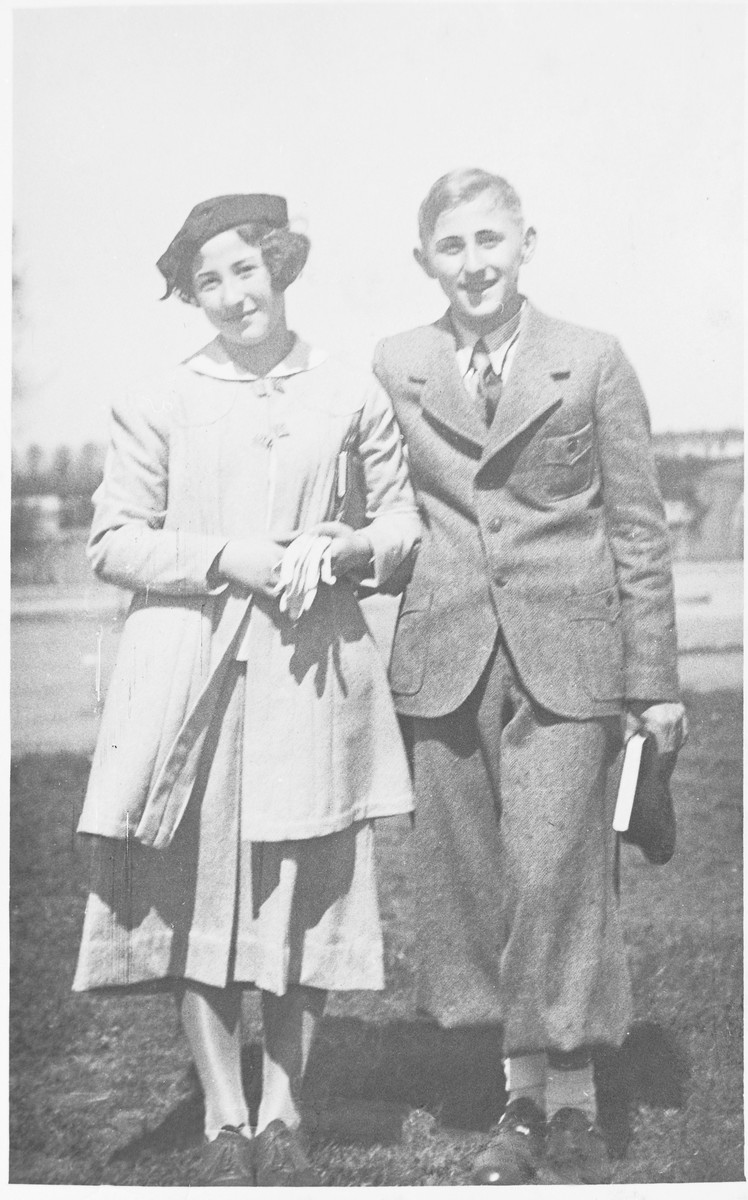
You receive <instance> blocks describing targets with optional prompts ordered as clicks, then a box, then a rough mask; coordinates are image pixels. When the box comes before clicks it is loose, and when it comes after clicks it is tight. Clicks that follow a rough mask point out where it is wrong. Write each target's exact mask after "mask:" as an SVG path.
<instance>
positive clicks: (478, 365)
mask: <svg viewBox="0 0 748 1200" xmlns="http://www.w3.org/2000/svg"><path fill="white" fill-rule="evenodd" d="M470 366H471V367H472V368H473V370H474V371H475V372H476V374H477V377H478V386H477V388H476V398H477V400H478V403H479V405H480V407H481V408H482V410H483V416H484V418H485V422H486V425H490V424H491V422H492V421H493V419H494V416H495V415H496V408H497V406H498V403H499V400H500V399H501V386H502V385H501V376H500V375H497V374H496V373H495V372H494V369H493V367H492V366H491V358H490V356H489V353H488V347H487V346H486V343H485V342H484V341H483V338H479V339H478V341H477V342H476V343H475V346H474V347H473V356H472V358H471V359H470Z"/></svg>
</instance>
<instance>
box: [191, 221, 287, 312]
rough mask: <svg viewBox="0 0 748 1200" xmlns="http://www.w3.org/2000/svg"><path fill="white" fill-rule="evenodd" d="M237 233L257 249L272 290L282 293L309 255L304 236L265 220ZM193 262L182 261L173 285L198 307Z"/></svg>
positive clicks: (237, 229)
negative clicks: (273, 225)
mask: <svg viewBox="0 0 748 1200" xmlns="http://www.w3.org/2000/svg"><path fill="white" fill-rule="evenodd" d="M236 232H237V233H238V234H239V237H240V238H241V239H242V241H244V242H246V243H247V245H248V246H257V247H258V249H259V250H260V253H261V254H262V261H263V262H264V264H265V266H266V267H267V269H268V272H269V274H270V279H271V281H272V284H273V288H274V289H275V291H276V292H285V290H286V288H287V287H289V285H290V284H292V283H293V281H294V279H296V278H298V276H299V275H300V274H301V272H302V269H303V267H304V264H305V263H306V260H307V258H308V256H309V249H310V245H311V243H310V241H309V238H308V237H307V236H306V234H305V233H295V232H294V231H293V230H292V229H287V228H283V229H275V228H273V227H272V226H271V225H270V224H269V223H268V222H267V221H255V222H253V223H252V224H250V225H237V226H236ZM193 261H194V260H193V259H192V258H190V260H189V261H183V262H182V263H181V264H180V267H179V271H178V273H177V277H176V280H175V283H174V291H175V292H176V293H177V295H178V296H179V298H180V300H184V301H185V303H186V304H197V301H196V299H195V296H194V293H193V290H192V263H193Z"/></svg>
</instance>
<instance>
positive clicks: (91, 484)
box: [70, 442, 105, 496]
mask: <svg viewBox="0 0 748 1200" xmlns="http://www.w3.org/2000/svg"><path fill="white" fill-rule="evenodd" d="M104 454H105V451H104V447H103V446H98V445H97V444H96V443H95V442H86V444H85V445H84V446H82V447H81V449H80V450H79V452H78V455H77V457H76V459H75V462H74V463H73V464H72V466H71V470H70V486H71V490H72V491H73V492H74V493H75V495H76V496H91V495H92V494H93V492H95V491H96V489H97V487H98V486H99V484H100V483H101V475H102V472H103V470H104Z"/></svg>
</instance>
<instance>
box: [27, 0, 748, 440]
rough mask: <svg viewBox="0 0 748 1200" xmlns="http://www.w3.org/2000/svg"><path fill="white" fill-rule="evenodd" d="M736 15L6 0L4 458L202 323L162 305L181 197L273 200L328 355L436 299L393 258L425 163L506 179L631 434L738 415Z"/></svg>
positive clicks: (592, 8)
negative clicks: (8, 395) (10, 38)
mask: <svg viewBox="0 0 748 1200" xmlns="http://www.w3.org/2000/svg"><path fill="white" fill-rule="evenodd" d="M745 12H746V10H745V7H744V6H743V5H742V4H733V3H709V4H703V3H700V4H689V3H658V4H655V3H618V2H616V0H607V2H605V3H577V2H574V0H568V2H557V3H541V2H534V0H529V2H524V3H500V2H494V3H482V4H472V3H468V2H465V0H460V2H458V3H435V2H430V0H421V2H418V3H387V2H382V3H376V4H370V3H356V2H352V0H346V2H345V3H337V4H319V3H304V4H290V3H273V4H254V3H241V4H235V5H226V6H224V5H210V6H208V5H194V6H188V5H181V4H177V5H167V6H163V7H159V6H150V5H136V6H128V7H119V6H111V5H101V4H98V5H92V6H89V7H82V8H65V7H59V6H53V7H47V8H43V7H42V8H27V7H25V6H21V7H17V8H16V9H15V11H14V20H13V28H14V50H13V75H14V82H13V90H14V107H13V139H14V140H13V159H14V171H13V221H14V235H15V236H14V242H15V259H14V263H15V269H16V272H17V274H18V276H19V278H20V280H21V292H20V297H21V305H22V318H21V320H20V321H19V323H18V329H17V335H16V357H15V362H16V367H17V370H18V372H19V375H20V379H21V382H22V384H23V387H22V392H21V395H20V397H19V398H18V400H17V402H16V403H15V405H14V412H13V427H12V436H13V442H14V446H15V447H16V448H18V449H19V450H20V449H22V448H23V447H26V446H28V444H29V443H31V442H34V441H36V442H40V443H41V444H42V445H44V446H54V445H57V444H59V443H67V444H69V445H71V446H78V445H80V444H82V443H83V442H87V441H94V442H101V441H104V440H106V436H107V428H108V411H109V405H110V404H111V401H112V400H113V399H114V398H115V397H116V396H117V395H118V394H119V393H120V392H121V391H123V390H125V389H126V388H127V387H128V386H130V385H131V384H132V383H134V382H136V381H137V380H138V379H140V378H142V377H144V376H148V375H150V374H152V373H153V372H157V371H159V370H161V369H162V368H164V367H167V366H170V365H171V364H172V363H174V362H177V361H179V360H180V359H182V358H184V357H186V356H187V355H188V354H189V353H191V352H192V351H194V350H195V349H197V348H198V347H199V346H200V345H202V344H204V343H205V342H206V341H208V340H209V339H210V337H211V336H212V335H211V328H210V326H209V325H208V324H207V323H206V321H205V318H204V317H203V315H202V314H201V313H200V312H199V311H195V310H193V309H191V308H190V307H188V306H185V305H184V304H182V303H180V302H179V301H178V300H176V299H170V300H169V301H168V302H166V303H163V304H160V303H159V302H158V300H159V296H160V295H161V293H162V286H161V279H160V276H159V275H158V272H157V271H156V268H155V265H154V264H155V261H156V259H157V258H158V257H159V255H160V254H161V253H162V251H163V250H164V249H165V248H166V246H167V244H168V243H169V241H170V240H171V238H172V236H173V235H174V233H175V232H176V230H177V229H178V228H179V226H180V225H181V223H182V221H183V219H184V217H185V216H186V215H187V212H188V211H189V209H190V208H191V207H192V206H193V205H194V204H196V203H197V202H198V201H200V200H203V199H205V198H207V197H209V196H213V195H217V194H221V193H224V192H234V191H269V192H280V193H282V194H284V195H286V196H287V198H288V203H289V209H290V212H291V216H292V224H294V225H295V227H296V228H300V229H304V230H305V231H306V232H307V233H308V234H309V236H310V237H311V240H312V252H311V256H310V259H309V263H308V265H307V268H306V269H305V271H304V274H303V276H302V277H301V279H300V280H299V281H298V282H297V283H296V284H294V285H293V287H292V288H291V289H290V291H289V292H288V293H287V295H288V314H289V321H290V324H291V326H292V328H294V329H296V330H298V331H299V332H300V333H302V334H303V336H304V337H306V338H307V339H308V340H310V341H312V342H314V343H315V344H318V345H321V346H323V347H324V348H326V349H327V350H328V351H330V352H331V353H334V354H337V355H338V356H340V357H343V358H346V359H348V360H349V361H350V362H352V363H358V364H362V363H366V362H368V361H369V359H370V356H371V352H372V349H373V347H374V345H375V344H376V342H377V340H378V339H379V338H380V337H383V336H385V335H387V334H390V333H394V332H396V331H397V330H399V329H405V328H409V327H411V326H413V325H418V324H422V323H424V322H427V321H431V320H434V319H436V318H437V317H438V316H439V315H440V314H441V312H442V311H443V309H444V303H443V298H442V297H441V293H440V292H439V289H438V285H437V284H435V283H434V282H433V281H431V280H428V279H427V278H426V277H425V276H424V275H423V274H422V273H421V272H420V269H419V268H418V266H417V265H416V263H415V262H414V260H413V257H412V248H413V246H414V244H415V240H416V213H417V209H418V205H419V203H420V201H421V199H422V198H423V196H424V194H425V193H426V191H427V190H428V188H429V186H430V185H431V183H432V182H433V181H434V180H435V179H436V178H437V177H438V176H439V175H441V174H443V173H444V172H445V171H448V170H450V169H452V168H453V167H458V166H468V165H476V166H482V167H484V168H486V169H488V170H492V171H497V172H499V173H501V174H504V175H506V176H507V178H509V179H510V180H511V181H512V183H513V184H514V185H515V187H516V188H517V190H518V191H519V193H520V195H521V197H522V199H523V203H524V211H525V216H526V218H527V220H528V221H529V222H531V223H532V224H533V225H535V227H536V228H537V230H538V235H539V236H538V246H537V250H536V253H535V257H534V259H533V261H532V263H530V264H528V266H527V267H526V268H525V270H524V274H523V276H522V281H521V282H522V288H523V291H524V292H525V293H526V294H527V295H528V296H529V297H530V298H531V299H532V300H533V301H534V303H535V304H536V305H537V306H538V307H539V308H541V309H542V310H543V311H545V312H547V313H550V314H552V315H555V316H560V317H563V318H565V319H567V320H571V321H575V322H578V323H580V324H583V325H588V326H592V327H594V328H597V329H604V330H607V331H609V332H612V333H614V334H616V336H617V337H618V338H619V339H620V341H621V342H622V344H623V347H624V349H625V351H626V352H627V354H628V356H629V358H630V359H631V361H632V362H633V364H634V366H635V368H636V370H637V372H638V373H639V376H640V378H641V380H642V383H643V385H644V389H645V392H646V394H647V397H648V401H649V405H650V410H651V414H652V423H653V428H654V429H655V430H656V431H662V430H667V429H676V430H688V429H704V428H705V429H721V428H726V427H735V426H742V411H743V380H742V354H743V327H744V318H743V311H742V303H743V297H742V290H743V268H742V253H743V248H744V236H745V235H744V225H743V210H744V196H743V187H744V184H743V167H744V163H743V142H744V128H743V126H744V84H745V71H744V57H745V44H746V43H745Z"/></svg>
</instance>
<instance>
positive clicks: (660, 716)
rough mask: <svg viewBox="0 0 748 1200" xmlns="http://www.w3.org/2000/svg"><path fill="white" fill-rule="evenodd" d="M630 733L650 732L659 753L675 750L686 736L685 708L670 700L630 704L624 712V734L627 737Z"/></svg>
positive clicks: (668, 752)
mask: <svg viewBox="0 0 748 1200" xmlns="http://www.w3.org/2000/svg"><path fill="white" fill-rule="evenodd" d="M632 733H649V734H651V735H652V737H653V738H654V739H655V742H656V743H657V749H658V750H659V752H660V754H670V753H673V752H674V751H676V752H677V751H678V750H680V748H681V746H682V745H683V744H684V743H685V741H686V739H687V738H688V718H687V717H686V710H685V708H684V707H683V705H682V704H674V703H672V702H667V703H656V704H650V703H647V702H646V701H642V702H641V703H638V704H632V705H631V706H630V708H629V711H628V712H627V713H626V730H625V735H624V736H625V737H626V738H629V737H630V736H631V734H632Z"/></svg>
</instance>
